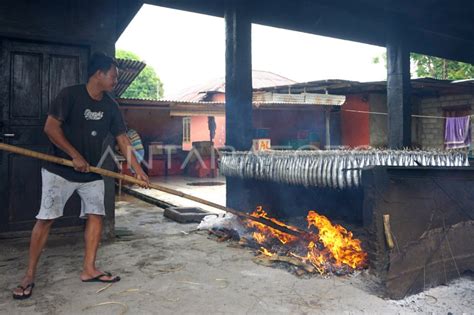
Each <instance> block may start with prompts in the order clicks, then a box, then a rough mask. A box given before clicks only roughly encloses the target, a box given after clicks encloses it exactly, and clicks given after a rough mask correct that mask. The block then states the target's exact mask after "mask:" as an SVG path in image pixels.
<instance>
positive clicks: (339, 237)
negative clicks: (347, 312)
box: [245, 207, 367, 274]
mask: <svg viewBox="0 0 474 315" xmlns="http://www.w3.org/2000/svg"><path fill="white" fill-rule="evenodd" d="M251 216H253V217H256V218H264V219H266V220H269V221H271V222H273V223H274V224H276V225H278V226H281V227H285V228H287V229H288V230H290V231H295V232H297V231H299V230H298V229H297V228H295V227H292V226H289V225H286V224H284V223H283V222H280V221H278V220H276V219H275V218H270V217H268V214H267V213H266V212H265V211H264V210H263V209H262V207H258V208H257V210H256V211H254V212H253V213H252V214H251ZM306 220H307V222H308V232H307V233H306V234H305V236H304V237H297V236H295V235H291V234H288V233H285V232H282V231H279V230H277V229H275V228H272V227H270V226H267V225H265V224H263V223H260V222H255V221H251V220H247V221H245V224H246V226H247V227H248V228H249V229H250V230H251V236H252V241H254V242H256V243H257V244H258V246H260V249H259V252H261V253H262V255H265V256H269V257H272V256H275V255H279V256H289V257H294V258H296V259H299V260H300V261H301V262H302V263H304V264H309V265H311V266H313V267H314V268H315V269H316V270H317V271H318V272H319V273H321V274H325V273H329V272H332V273H337V274H342V273H350V272H352V271H354V270H358V269H363V268H365V267H366V266H367V253H365V252H364V251H363V250H362V247H361V242H360V240H358V239H355V238H354V237H353V235H352V232H350V231H347V230H346V229H345V228H344V227H342V226H340V225H338V224H332V223H331V221H329V219H328V218H326V217H325V216H323V215H319V214H317V213H316V212H315V211H309V213H308V216H307V218H306Z"/></svg>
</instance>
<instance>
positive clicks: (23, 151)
mask: <svg viewBox="0 0 474 315" xmlns="http://www.w3.org/2000/svg"><path fill="white" fill-rule="evenodd" d="M0 150H4V151H7V152H11V153H16V154H20V155H24V156H28V157H31V158H35V159H40V160H43V161H48V162H52V163H56V164H61V165H64V166H69V167H74V165H73V163H72V161H70V160H67V159H63V158H59V157H56V156H52V155H49V154H44V153H40V152H36V151H33V150H29V149H24V148H20V147H17V146H13V145H10V144H6V143H0ZM90 172H92V173H96V174H99V175H103V176H107V177H111V178H115V179H120V180H124V181H127V182H129V183H133V184H137V185H140V186H145V185H146V182H145V181H142V180H139V179H137V178H135V177H133V176H129V175H125V174H119V173H116V172H112V171H109V170H105V169H103V168H100V167H94V166H91V167H90ZM149 187H150V188H153V189H156V190H159V191H163V192H165V193H168V194H171V195H175V196H178V197H181V198H186V199H189V200H192V201H196V202H198V203H201V204H204V205H207V206H210V207H213V208H216V209H219V210H223V211H226V212H229V213H232V214H234V215H236V216H238V217H241V218H244V219H248V220H252V221H256V222H259V223H262V224H265V225H267V226H270V227H272V228H274V229H276V230H279V231H281V232H284V233H287V234H291V235H294V236H298V237H304V236H305V235H307V233H308V232H306V231H304V230H301V229H298V228H296V227H292V228H291V229H289V228H287V227H285V226H281V225H279V224H277V223H275V222H272V221H270V220H267V219H265V218H257V217H253V216H251V215H249V214H247V213H243V212H241V211H238V210H235V209H232V208H229V207H225V206H222V205H220V204H217V203H214V202H211V201H208V200H205V199H202V198H199V197H196V196H193V195H189V194H186V193H183V192H181V191H178V190H175V189H171V188H168V187H165V186H162V185H158V184H153V183H152V184H150V185H149Z"/></svg>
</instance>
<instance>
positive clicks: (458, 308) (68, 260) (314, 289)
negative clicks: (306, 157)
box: [0, 196, 474, 315]
mask: <svg viewBox="0 0 474 315" xmlns="http://www.w3.org/2000/svg"><path fill="white" fill-rule="evenodd" d="M116 213H117V217H116V226H117V232H118V234H119V235H121V236H120V237H118V238H117V239H115V240H113V241H110V242H107V243H105V244H102V247H101V248H100V250H99V258H98V265H99V266H100V267H101V268H103V269H105V270H108V271H112V272H113V273H115V274H119V275H120V276H121V277H122V281H120V282H118V283H115V284H113V285H112V286H110V287H109V288H107V289H105V290H104V291H102V292H99V293H97V291H98V290H99V289H101V288H104V287H105V285H103V284H99V283H95V284H87V283H82V282H80V280H79V273H80V267H81V263H82V250H83V242H82V235H81V234H72V235H71V234H69V235H53V236H52V237H51V238H50V242H49V243H48V246H47V248H46V249H45V251H44V253H43V256H42V259H41V264H40V266H39V273H38V277H37V279H36V288H35V290H34V293H33V296H32V297H31V298H30V299H29V300H25V301H15V300H13V299H12V298H11V289H12V288H13V287H14V286H16V285H17V282H18V280H19V279H20V277H21V274H22V272H23V271H24V269H25V264H26V255H27V246H28V240H27V239H15V240H1V241H0V253H1V254H0V255H1V256H0V283H1V284H2V290H1V291H0V313H1V314H123V312H122V310H124V305H126V307H127V312H126V314H173V315H176V314H336V313H337V314H341V313H345V314H359V313H371V314H374V313H378V314H381V313H383V314H385V313H391V314H396V313H413V312H434V313H437V314H446V313H448V312H451V313H453V314H461V313H466V314H469V313H472V312H473V310H474V299H473V297H474V281H473V279H472V278H463V279H460V280H457V281H454V282H452V283H451V284H450V285H449V286H441V287H437V288H434V289H431V290H428V291H425V292H424V293H421V294H418V295H415V296H411V297H409V298H407V299H405V300H401V301H390V300H384V299H382V298H380V297H379V296H378V293H377V286H376V285H375V284H374V281H373V279H372V278H371V276H369V275H367V273H366V272H363V273H359V274H356V275H353V276H346V277H327V278H323V277H320V276H315V277H312V278H309V279H301V278H298V277H296V276H294V275H292V274H290V273H289V272H287V271H285V270H282V269H276V268H270V267H264V266H260V265H257V264H255V263H253V262H252V258H253V254H252V252H250V251H249V250H246V249H242V248H235V247H232V246H229V244H230V243H219V242H216V241H214V240H209V239H208V237H207V233H206V232H195V231H193V230H194V229H195V228H196V224H188V225H181V224H178V223H175V222H172V221H169V220H168V219H166V218H164V217H163V215H162V214H163V211H162V209H160V208H157V207H155V206H150V205H149V204H146V203H144V202H141V201H138V200H136V199H134V198H131V197H125V196H123V197H122V201H119V202H117V212H116ZM102 302H118V303H123V304H122V305H119V304H106V305H103V306H96V307H94V308H88V307H91V306H93V305H97V304H98V303H102Z"/></svg>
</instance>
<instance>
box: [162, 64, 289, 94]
mask: <svg viewBox="0 0 474 315" xmlns="http://www.w3.org/2000/svg"><path fill="white" fill-rule="evenodd" d="M295 83H296V81H293V80H290V79H288V78H285V77H283V76H281V75H278V74H275V73H273V72H269V71H260V70H253V71H252V85H253V88H254V89H256V88H262V87H267V86H278V85H288V84H295ZM213 93H225V77H221V78H217V79H214V80H211V81H208V82H205V83H203V84H198V85H195V86H192V87H189V88H186V89H185V90H182V91H181V92H179V93H177V94H176V95H173V96H171V97H170V98H171V99H175V100H180V101H191V102H199V101H206V100H208V99H209V95H211V94H213Z"/></svg>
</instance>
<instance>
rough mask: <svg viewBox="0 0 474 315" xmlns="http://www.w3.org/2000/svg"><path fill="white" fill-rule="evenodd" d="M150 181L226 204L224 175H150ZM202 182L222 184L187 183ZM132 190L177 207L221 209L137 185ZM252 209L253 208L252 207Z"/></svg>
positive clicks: (212, 210)
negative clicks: (214, 176) (212, 176)
mask: <svg viewBox="0 0 474 315" xmlns="http://www.w3.org/2000/svg"><path fill="white" fill-rule="evenodd" d="M151 182H152V183H154V184H158V185H162V186H165V187H167V188H172V189H176V190H179V191H181V192H183V193H187V194H190V195H193V196H196V197H199V198H203V199H206V200H209V201H211V202H214V203H217V204H219V205H222V206H225V204H226V191H225V190H226V186H225V182H226V180H225V177H224V176H219V177H216V178H196V177H186V176H169V177H163V176H162V177H152V178H151ZM204 182H218V183H222V184H223V185H218V186H192V185H188V184H190V183H204ZM132 189H133V190H134V191H136V192H138V193H140V194H144V195H147V196H150V197H152V198H155V199H159V200H161V201H164V202H167V203H170V204H172V205H174V206H177V207H200V208H202V209H204V210H206V211H209V212H212V213H222V211H221V210H218V209H215V208H212V207H209V206H206V205H203V204H200V203H197V202H194V201H192V200H188V199H185V198H181V197H178V196H174V195H171V194H168V193H165V192H161V191H158V190H155V189H143V188H140V187H138V186H134V187H133V188H132ZM252 210H253V209H252Z"/></svg>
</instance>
